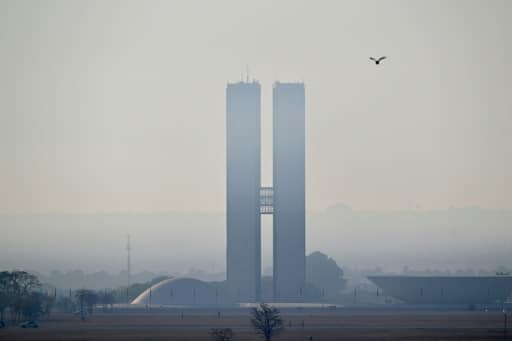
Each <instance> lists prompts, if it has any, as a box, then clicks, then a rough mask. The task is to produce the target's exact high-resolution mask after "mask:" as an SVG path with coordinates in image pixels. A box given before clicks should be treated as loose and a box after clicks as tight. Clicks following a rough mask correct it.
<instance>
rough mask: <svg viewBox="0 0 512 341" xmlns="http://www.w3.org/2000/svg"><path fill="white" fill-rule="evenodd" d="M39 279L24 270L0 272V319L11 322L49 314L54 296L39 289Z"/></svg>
mask: <svg viewBox="0 0 512 341" xmlns="http://www.w3.org/2000/svg"><path fill="white" fill-rule="evenodd" d="M41 288H42V285H41V282H40V281H39V279H38V278H37V277H36V276H35V275H32V274H29V273H28V272H25V271H2V272H0V319H2V320H5V317H6V316H7V312H8V314H9V316H10V319H11V321H12V322H18V321H21V320H23V319H35V318H38V317H39V316H41V315H49V314H50V312H51V310H52V308H53V305H54V303H55V297H53V296H51V295H48V294H45V293H43V292H42V291H41Z"/></svg>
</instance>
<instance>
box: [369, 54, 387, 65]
mask: <svg viewBox="0 0 512 341" xmlns="http://www.w3.org/2000/svg"><path fill="white" fill-rule="evenodd" d="M384 59H386V56H382V57H380V58H378V59H375V58H373V57H370V60H373V61H374V62H375V65H379V64H380V62H381V61H383V60H384Z"/></svg>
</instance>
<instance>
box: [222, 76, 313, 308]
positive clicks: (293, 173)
mask: <svg viewBox="0 0 512 341" xmlns="http://www.w3.org/2000/svg"><path fill="white" fill-rule="evenodd" d="M272 95H273V187H262V186H261V161H260V160H261V143H260V142H261V86H260V84H259V83H258V82H255V81H252V82H249V81H247V82H243V81H242V82H238V83H230V84H228V86H227V90H226V115H227V119H226V121H227V127H226V130H227V284H228V290H229V295H230V298H231V299H232V300H233V301H236V302H257V301H260V300H261V214H273V246H274V250H273V262H274V264H273V270H274V273H273V295H274V301H276V302H300V301H301V300H302V299H303V294H304V290H305V282H306V258H305V148H304V147H305V92H304V84H303V83H280V82H276V83H274V86H273V91H272Z"/></svg>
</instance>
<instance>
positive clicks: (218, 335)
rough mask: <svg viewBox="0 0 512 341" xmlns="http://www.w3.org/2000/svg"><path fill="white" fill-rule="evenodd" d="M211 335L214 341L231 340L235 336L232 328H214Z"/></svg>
mask: <svg viewBox="0 0 512 341" xmlns="http://www.w3.org/2000/svg"><path fill="white" fill-rule="evenodd" d="M210 336H211V338H212V340H214V341H229V340H231V339H232V338H233V330H231V328H212V329H210Z"/></svg>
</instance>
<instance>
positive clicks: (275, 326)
mask: <svg viewBox="0 0 512 341" xmlns="http://www.w3.org/2000/svg"><path fill="white" fill-rule="evenodd" d="M251 315H252V319H251V323H252V326H253V327H254V330H256V333H257V334H259V335H262V336H263V337H265V340H266V341H270V339H271V338H272V336H274V335H277V334H278V333H279V332H281V331H282V330H283V329H284V321H283V319H282V318H281V315H280V312H279V309H277V308H276V307H271V306H269V305H268V304H265V303H261V304H260V306H259V308H252V311H251Z"/></svg>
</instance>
